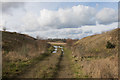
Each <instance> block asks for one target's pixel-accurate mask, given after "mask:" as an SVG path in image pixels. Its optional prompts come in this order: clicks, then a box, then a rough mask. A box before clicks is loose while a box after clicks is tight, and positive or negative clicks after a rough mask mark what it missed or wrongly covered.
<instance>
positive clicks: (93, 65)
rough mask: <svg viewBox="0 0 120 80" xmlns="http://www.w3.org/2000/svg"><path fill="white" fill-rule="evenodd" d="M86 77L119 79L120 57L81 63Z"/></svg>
mask: <svg viewBox="0 0 120 80" xmlns="http://www.w3.org/2000/svg"><path fill="white" fill-rule="evenodd" d="M80 64H81V66H82V67H83V68H82V69H83V71H84V75H88V76H89V77H92V78H118V57H117V56H112V57H109V58H105V59H104V58H102V59H95V60H91V61H86V60H85V61H81V62H80Z"/></svg>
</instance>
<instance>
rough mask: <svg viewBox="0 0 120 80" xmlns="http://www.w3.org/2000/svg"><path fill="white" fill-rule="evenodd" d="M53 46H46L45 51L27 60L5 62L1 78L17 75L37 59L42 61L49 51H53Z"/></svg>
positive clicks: (48, 54)
mask: <svg viewBox="0 0 120 80" xmlns="http://www.w3.org/2000/svg"><path fill="white" fill-rule="evenodd" d="M53 50H54V49H53V47H52V46H51V47H50V48H48V50H47V53H44V54H41V55H40V56H38V57H36V58H33V59H30V60H27V61H22V60H21V61H16V62H6V63H5V67H3V73H2V74H3V75H2V77H3V78H9V77H13V76H17V75H18V74H21V73H22V72H24V70H25V69H27V68H29V67H31V66H33V65H34V64H36V63H37V62H39V61H42V60H43V59H45V58H46V57H48V56H50V53H51V52H52V51H53Z"/></svg>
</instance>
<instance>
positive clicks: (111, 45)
mask: <svg viewBox="0 0 120 80" xmlns="http://www.w3.org/2000/svg"><path fill="white" fill-rule="evenodd" d="M106 48H108V49H111V48H115V45H114V44H112V43H110V42H109V41H107V44H106Z"/></svg>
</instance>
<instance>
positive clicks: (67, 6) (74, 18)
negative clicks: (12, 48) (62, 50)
mask: <svg viewBox="0 0 120 80" xmlns="http://www.w3.org/2000/svg"><path fill="white" fill-rule="evenodd" d="M0 15H2V22H1V23H0V30H2V28H3V27H6V29H7V30H8V31H11V32H19V33H23V34H28V35H30V36H33V37H36V36H40V37H42V38H72V39H81V38H83V37H86V36H90V35H94V34H99V33H102V32H105V31H109V30H112V29H115V28H117V27H118V2H2V12H1V13H0Z"/></svg>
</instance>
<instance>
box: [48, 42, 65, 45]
mask: <svg viewBox="0 0 120 80" xmlns="http://www.w3.org/2000/svg"><path fill="white" fill-rule="evenodd" d="M48 43H49V44H52V45H66V43H62V42H61V43H60V42H48Z"/></svg>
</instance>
